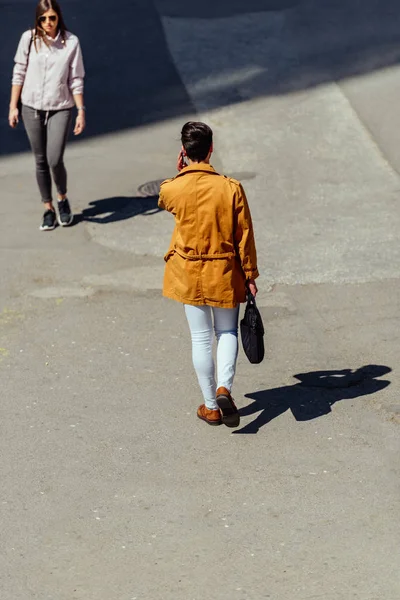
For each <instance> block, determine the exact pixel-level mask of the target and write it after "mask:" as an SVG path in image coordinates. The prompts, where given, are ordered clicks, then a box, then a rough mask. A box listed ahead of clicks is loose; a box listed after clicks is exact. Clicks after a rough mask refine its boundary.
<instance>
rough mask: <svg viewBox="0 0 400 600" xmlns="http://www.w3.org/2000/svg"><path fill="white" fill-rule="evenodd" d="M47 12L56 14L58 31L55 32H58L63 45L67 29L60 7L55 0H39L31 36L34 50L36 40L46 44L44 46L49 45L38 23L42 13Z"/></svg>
mask: <svg viewBox="0 0 400 600" xmlns="http://www.w3.org/2000/svg"><path fill="white" fill-rule="evenodd" d="M48 10H54V12H55V13H56V14H57V17H58V29H57V30H58V31H59V32H60V35H61V40H62V43H63V44H65V40H66V33H67V28H66V26H65V23H64V19H63V16H62V12H61V8H60V5H59V4H58V2H57V1H56V0H40V2H39V3H38V5H37V7H36V17H35V30H34V34H33V37H34V42H35V48H36V40H38V39H39V40H41V41H42V42H44V43H45V44H46V46H48V45H49V44H50V42H49V40H48V39H47V36H46V32H45V31H44V29H43V27H42V25H41V23H40V21H39V19H40V17H41V16H42V15H43V14H44V13H46V12H47V11H48ZM36 50H37V48H36Z"/></svg>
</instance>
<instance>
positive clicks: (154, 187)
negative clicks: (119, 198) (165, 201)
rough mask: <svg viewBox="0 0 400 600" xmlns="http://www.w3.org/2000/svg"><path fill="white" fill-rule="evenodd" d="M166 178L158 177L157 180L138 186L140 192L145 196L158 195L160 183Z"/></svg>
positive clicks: (140, 194)
mask: <svg viewBox="0 0 400 600" xmlns="http://www.w3.org/2000/svg"><path fill="white" fill-rule="evenodd" d="M163 181H164V179H156V180H155V181H148V182H147V183H143V184H142V185H140V186H139V187H138V190H137V191H138V194H139V196H142V197H143V198H150V197H151V196H158V194H159V193H160V185H161V184H162V182H163Z"/></svg>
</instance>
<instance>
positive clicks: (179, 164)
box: [176, 150, 187, 171]
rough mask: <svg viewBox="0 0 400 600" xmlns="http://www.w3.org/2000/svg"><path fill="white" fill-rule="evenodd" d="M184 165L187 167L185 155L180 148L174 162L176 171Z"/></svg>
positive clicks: (180, 169)
mask: <svg viewBox="0 0 400 600" xmlns="http://www.w3.org/2000/svg"><path fill="white" fill-rule="evenodd" d="M185 167H187V164H186V162H185V156H184V154H183V150H181V151H180V152H179V156H178V161H177V163H176V168H177V169H178V171H182V169H184V168H185Z"/></svg>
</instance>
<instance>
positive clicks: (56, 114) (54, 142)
mask: <svg viewBox="0 0 400 600" xmlns="http://www.w3.org/2000/svg"><path fill="white" fill-rule="evenodd" d="M22 119H23V121H24V125H25V129H26V133H27V134H28V138H29V142H30V145H31V148H32V151H33V154H34V155H35V160H36V179H37V182H38V186H39V190H40V194H41V196H42V202H52V194H51V175H50V170H51V172H52V174H53V179H54V183H55V185H56V188H57V192H58V193H59V194H60V195H63V194H66V193H67V172H66V170H65V166H64V150H65V144H66V143H67V137H68V133H69V129H70V125H71V120H72V109H71V108H69V109H67V110H55V111H54V110H51V111H49V112H47V111H44V110H35V109H34V108H30V107H29V106H23V107H22Z"/></svg>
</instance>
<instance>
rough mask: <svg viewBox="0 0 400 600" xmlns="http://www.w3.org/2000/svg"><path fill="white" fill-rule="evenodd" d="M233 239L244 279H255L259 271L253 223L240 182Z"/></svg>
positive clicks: (236, 193) (235, 208)
mask: <svg viewBox="0 0 400 600" xmlns="http://www.w3.org/2000/svg"><path fill="white" fill-rule="evenodd" d="M234 240H235V245H236V248H237V252H238V254H239V258H240V262H241V265H242V269H243V271H244V274H245V276H246V279H256V277H258V276H259V273H258V269H257V251H256V244H255V240H254V231H253V223H252V220H251V214H250V208H249V205H248V202H247V198H246V194H245V191H244V189H243V187H242V186H241V185H240V184H239V185H238V186H237V189H236V192H235V203H234Z"/></svg>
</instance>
